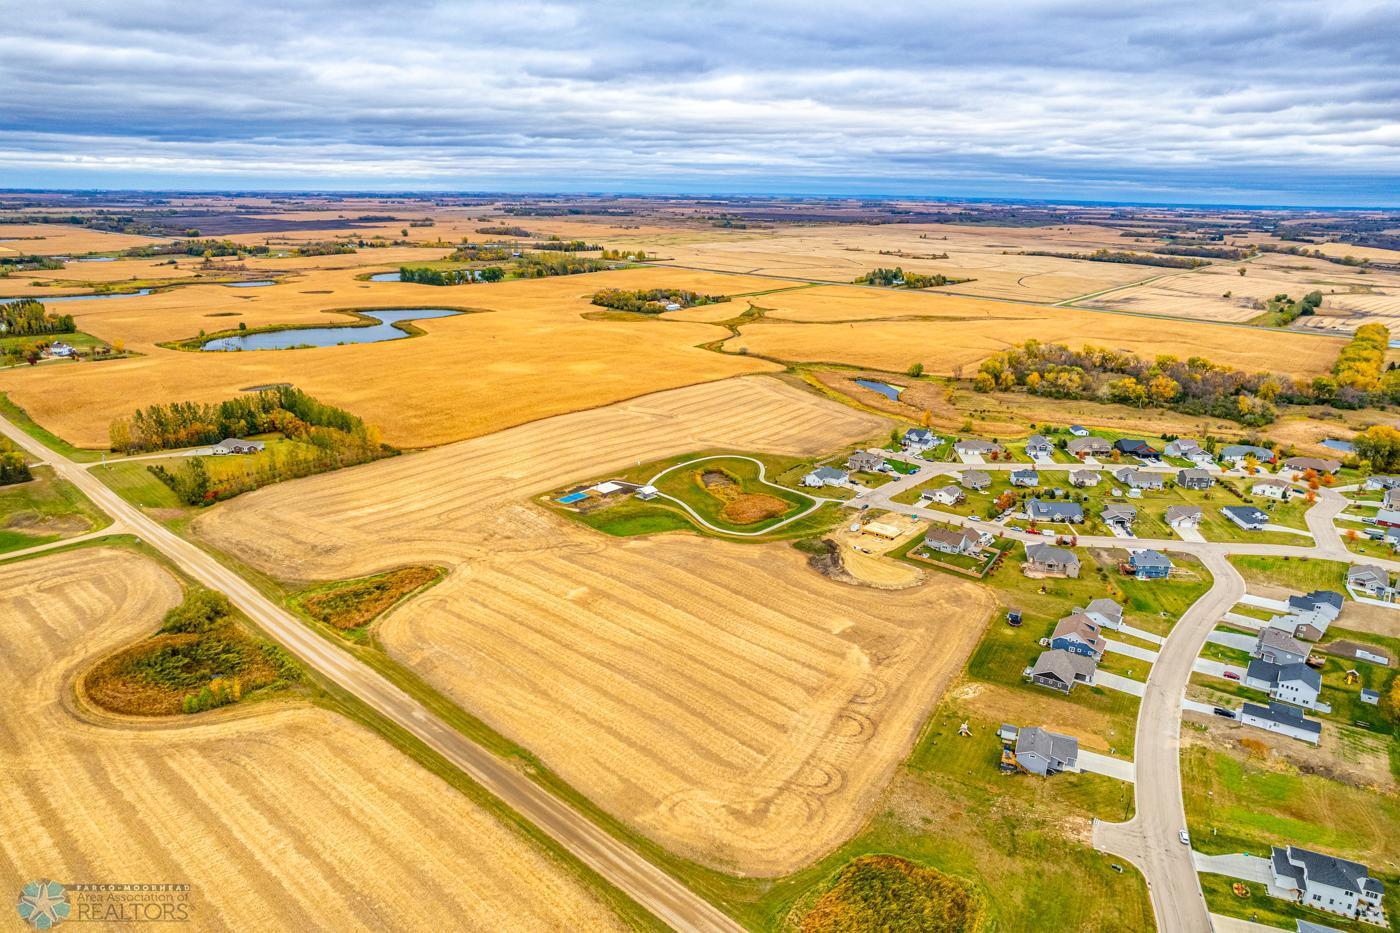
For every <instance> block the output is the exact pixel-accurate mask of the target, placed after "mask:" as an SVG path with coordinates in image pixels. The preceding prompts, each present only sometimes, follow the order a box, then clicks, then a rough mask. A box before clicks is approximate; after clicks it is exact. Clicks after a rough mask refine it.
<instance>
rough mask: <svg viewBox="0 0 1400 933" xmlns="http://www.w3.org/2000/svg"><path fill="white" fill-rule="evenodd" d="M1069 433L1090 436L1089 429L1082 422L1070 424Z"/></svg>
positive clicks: (1077, 435)
mask: <svg viewBox="0 0 1400 933" xmlns="http://www.w3.org/2000/svg"><path fill="white" fill-rule="evenodd" d="M1069 433H1071V434H1073V435H1074V436H1075V437H1088V436H1089V429H1088V428H1086V427H1084V426H1083V425H1082V424H1072V425H1070V426H1069Z"/></svg>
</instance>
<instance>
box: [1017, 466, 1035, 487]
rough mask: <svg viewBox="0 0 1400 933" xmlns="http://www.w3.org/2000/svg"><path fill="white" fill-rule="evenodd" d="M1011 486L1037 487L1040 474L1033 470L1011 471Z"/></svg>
mask: <svg viewBox="0 0 1400 933" xmlns="http://www.w3.org/2000/svg"><path fill="white" fill-rule="evenodd" d="M1011 485H1013V486H1039V485H1040V474H1039V473H1037V472H1036V471H1035V470H1033V469H1025V470H1012V471H1011Z"/></svg>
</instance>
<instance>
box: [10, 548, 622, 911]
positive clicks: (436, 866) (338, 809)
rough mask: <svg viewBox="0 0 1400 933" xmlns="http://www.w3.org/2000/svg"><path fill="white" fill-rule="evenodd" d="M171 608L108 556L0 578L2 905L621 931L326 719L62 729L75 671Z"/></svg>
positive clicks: (288, 710) (462, 806)
mask: <svg viewBox="0 0 1400 933" xmlns="http://www.w3.org/2000/svg"><path fill="white" fill-rule="evenodd" d="M179 598H180V588H179V585H178V584H177V583H176V581H175V580H174V578H173V577H171V576H170V575H169V574H168V573H166V571H164V570H163V569H162V568H161V567H160V566H159V565H157V564H155V563H154V562H152V561H150V560H148V559H146V558H144V557H140V556H138V555H135V554H132V553H130V552H124V551H115V550H98V551H92V550H87V551H79V552H72V553H68V554H62V555H56V556H53V557H46V558H38V559H34V560H30V561H27V562H24V563H20V564H15V565H11V566H8V567H5V568H3V569H0V639H3V643H4V644H5V646H6V648H5V651H4V652H0V689H3V691H4V694H5V698H6V700H5V707H4V710H5V712H4V715H3V718H2V719H0V772H3V773H4V774H5V780H4V781H3V782H0V812H3V813H4V814H5V832H3V833H0V886H3V887H4V888H5V890H10V891H13V890H18V888H19V887H20V886H21V885H22V884H23V883H25V882H27V881H30V880H33V879H35V878H54V879H56V880H59V881H65V882H66V881H94V882H108V881H139V882H185V883H189V884H191V885H193V886H194V890H193V893H192V895H191V904H192V907H191V913H190V916H191V926H192V927H193V928H196V929H200V930H248V929H262V930H270V929H283V928H287V927H289V926H295V927H297V928H301V929H308V930H345V929H354V928H361V929H367V928H371V927H372V928H375V929H402V930H410V929H412V930H422V929H463V928H472V929H492V930H495V929H514V930H522V931H524V930H539V929H620V928H621V924H620V923H619V922H618V920H617V919H616V918H615V916H614V915H613V914H612V913H611V912H610V911H609V910H608V909H607V908H606V907H605V906H604V905H603V904H601V903H600V902H599V901H597V900H596V899H595V898H594V897H593V896H592V895H591V894H590V893H589V892H588V891H587V890H586V889H584V888H583V887H582V886H581V884H580V883H579V882H577V881H576V880H574V878H573V877H572V875H571V874H569V872H568V870H567V869H565V868H564V867H563V866H561V865H559V864H557V863H556V862H555V861H554V860H553V858H552V857H550V856H547V855H545V854H543V853H542V852H540V851H539V850H538V849H537V848H536V847H535V846H534V845H533V844H532V843H530V842H528V841H526V840H524V839H523V838H521V837H520V836H519V835H517V834H516V832H515V831H513V830H511V829H508V828H506V827H505V826H504V825H502V824H501V823H500V822H498V821H497V820H496V818H495V817H493V816H491V815H490V814H488V813H486V812H485V811H483V810H481V809H480V808H479V807H477V806H476V805H474V804H472V803H471V802H470V801H468V800H467V799H466V798H465V797H463V796H462V795H461V794H460V793H458V792H457V791H456V790H454V789H452V788H451V787H449V786H448V785H446V784H444V783H442V782H441V781H440V780H439V779H438V778H436V777H434V776H431V775H428V774H426V773H425V772H423V771H422V770H421V769H420V768H419V767H418V766H417V765H416V764H414V763H413V762H412V761H411V760H410V759H408V758H407V757H405V756H403V755H402V754H400V753H399V752H398V751H396V750H395V749H393V748H392V747H391V746H389V745H388V744H387V743H385V742H384V741H383V740H381V739H379V738H378V737H377V736H375V735H373V734H372V733H370V732H368V731H367V730H365V729H363V728H361V727H360V726H357V725H354V724H353V723H351V722H349V721H348V720H345V719H343V718H341V717H339V716H337V715H335V714H334V713H331V712H328V711H326V710H322V709H318V708H314V707H310V706H300V705H291V704H286V703H276V704H263V705H259V706H254V707H249V708H247V709H243V708H236V710H235V712H234V713H232V714H227V713H225V714H215V715H213V716H201V717H198V718H194V719H177V720H173V721H166V722H162V723H158V724H150V725H144V726H143V725H135V724H131V723H129V722H127V721H123V720H117V719H114V718H111V717H100V716H94V715H91V714H88V713H86V712H81V713H80V712H77V711H76V710H75V706H74V703H73V701H72V700H71V699H69V695H70V691H71V689H72V687H71V684H72V682H73V680H74V678H75V677H76V675H77V674H78V672H79V671H80V670H81V669H82V668H83V667H85V666H86V665H89V664H91V663H92V662H93V661H95V660H96V659H97V658H99V657H101V656H102V655H104V654H105V653H107V652H109V651H111V650H112V649H114V648H116V647H118V646H120V645H121V644H123V643H126V642H129V641H131V640H133V639H135V638H138V637H140V636H142V635H144V634H146V633H148V632H149V631H150V630H151V629H152V627H153V626H154V625H155V624H156V623H157V621H158V619H159V616H160V613H161V612H162V611H164V610H165V609H167V608H169V607H171V606H173V605H175V604H176V603H177V602H178V601H179Z"/></svg>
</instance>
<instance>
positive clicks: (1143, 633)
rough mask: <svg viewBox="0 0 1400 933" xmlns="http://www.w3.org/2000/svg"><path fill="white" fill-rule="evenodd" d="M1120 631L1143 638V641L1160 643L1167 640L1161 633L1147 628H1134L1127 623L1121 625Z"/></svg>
mask: <svg viewBox="0 0 1400 933" xmlns="http://www.w3.org/2000/svg"><path fill="white" fill-rule="evenodd" d="M1118 631H1120V632H1122V633H1123V634H1124V635H1131V636H1133V637H1134V638H1141V639H1142V640H1143V641H1150V642H1154V643H1156V644H1159V645H1160V644H1161V643H1162V642H1164V641H1166V639H1165V638H1163V637H1162V636H1161V635H1153V634H1152V633H1151V632H1149V631H1147V630H1145V629H1140V628H1134V627H1133V626H1131V625H1127V624H1124V625H1121V626H1119V627H1118Z"/></svg>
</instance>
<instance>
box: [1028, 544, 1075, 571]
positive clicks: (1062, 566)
mask: <svg viewBox="0 0 1400 933" xmlns="http://www.w3.org/2000/svg"><path fill="white" fill-rule="evenodd" d="M1021 571H1022V572H1023V573H1025V574H1026V576H1044V577H1078V576H1079V558H1078V557H1076V556H1075V554H1074V552H1073V551H1070V550H1067V549H1065V548H1062V547H1055V546H1054V545H1053V544H1040V543H1036V544H1027V545H1026V562H1025V563H1024V564H1022V565H1021Z"/></svg>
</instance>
